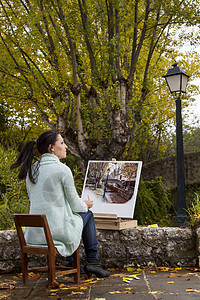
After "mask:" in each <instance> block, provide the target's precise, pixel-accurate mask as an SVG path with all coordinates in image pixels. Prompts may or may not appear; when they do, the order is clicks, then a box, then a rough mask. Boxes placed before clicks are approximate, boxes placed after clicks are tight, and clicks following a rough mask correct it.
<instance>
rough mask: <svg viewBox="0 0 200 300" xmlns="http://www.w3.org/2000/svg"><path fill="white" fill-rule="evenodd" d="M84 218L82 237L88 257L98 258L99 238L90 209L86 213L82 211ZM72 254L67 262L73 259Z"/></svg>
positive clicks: (81, 214)
mask: <svg viewBox="0 0 200 300" xmlns="http://www.w3.org/2000/svg"><path fill="white" fill-rule="evenodd" d="M79 215H80V216H81V217H82V219H83V231H82V239H83V245H84V248H85V254H86V257H87V259H98V249H97V245H98V242H97V238H96V229H95V222H94V216H93V213H92V212H91V211H90V210H88V211H87V212H86V213H83V212H80V213H79ZM72 258H73V257H72V256H69V257H67V258H66V260H67V262H71V261H72Z"/></svg>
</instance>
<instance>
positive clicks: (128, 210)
mask: <svg viewBox="0 0 200 300" xmlns="http://www.w3.org/2000/svg"><path fill="white" fill-rule="evenodd" d="M90 162H96V163H98V162H99V163H101V162H104V163H114V162H116V163H123V164H125V163H136V164H138V169H137V175H136V181H135V188H134V193H133V196H132V197H131V199H130V200H129V201H128V202H127V203H123V204H114V203H112V204H110V203H102V209H100V210H98V211H95V209H94V208H91V209H90V210H91V211H92V212H93V213H103V214H116V215H117V216H118V217H119V218H129V219H130V218H131V219H132V218H133V216H134V210H135V204H136V198H137V192H138V186H139V181H140V175H141V170H142V161H111V160H109V161H104V160H89V161H88V165H87V170H86V174H85V180H84V184H83V191H82V196H81V198H82V200H83V201H84V200H85V199H87V195H86V194H85V185H86V180H87V174H88V169H89V164H90ZM93 200H94V201H95V199H93Z"/></svg>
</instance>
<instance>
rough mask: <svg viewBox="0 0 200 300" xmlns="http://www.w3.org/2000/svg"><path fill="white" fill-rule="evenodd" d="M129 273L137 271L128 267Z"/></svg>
mask: <svg viewBox="0 0 200 300" xmlns="http://www.w3.org/2000/svg"><path fill="white" fill-rule="evenodd" d="M127 271H128V272H133V271H135V268H131V267H128V268H127Z"/></svg>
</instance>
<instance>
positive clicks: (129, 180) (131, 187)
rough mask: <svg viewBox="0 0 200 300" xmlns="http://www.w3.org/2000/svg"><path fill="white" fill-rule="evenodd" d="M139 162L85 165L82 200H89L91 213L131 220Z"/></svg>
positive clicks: (139, 171)
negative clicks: (91, 203) (90, 200)
mask: <svg viewBox="0 0 200 300" xmlns="http://www.w3.org/2000/svg"><path fill="white" fill-rule="evenodd" d="M141 168H142V162H141V161H89V162H88V167H87V172H86V176H85V181H84V187H83V192H82V199H83V200H85V199H88V197H89V198H90V199H93V201H94V205H93V207H92V208H91V210H92V211H93V213H103V214H116V215H117V216H118V217H121V218H133V215H134V209H135V203H136V197H137V191H138V185H139V180H140V174H141Z"/></svg>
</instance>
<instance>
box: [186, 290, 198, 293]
mask: <svg viewBox="0 0 200 300" xmlns="http://www.w3.org/2000/svg"><path fill="white" fill-rule="evenodd" d="M186 292H195V293H200V290H196V289H187V290H186Z"/></svg>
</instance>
